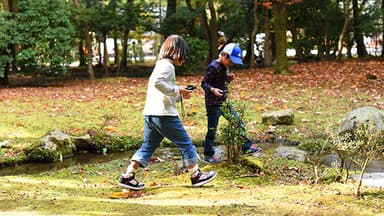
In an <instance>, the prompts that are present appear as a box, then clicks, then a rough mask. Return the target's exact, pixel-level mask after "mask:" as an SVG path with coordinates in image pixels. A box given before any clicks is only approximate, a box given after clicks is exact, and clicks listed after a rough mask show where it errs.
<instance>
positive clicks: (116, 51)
mask: <svg viewBox="0 0 384 216" xmlns="http://www.w3.org/2000/svg"><path fill="white" fill-rule="evenodd" d="M113 45H114V49H113V50H114V51H115V57H114V58H113V59H114V62H115V65H118V64H119V57H120V55H119V45H118V44H117V38H116V36H115V37H114V38H113Z"/></svg>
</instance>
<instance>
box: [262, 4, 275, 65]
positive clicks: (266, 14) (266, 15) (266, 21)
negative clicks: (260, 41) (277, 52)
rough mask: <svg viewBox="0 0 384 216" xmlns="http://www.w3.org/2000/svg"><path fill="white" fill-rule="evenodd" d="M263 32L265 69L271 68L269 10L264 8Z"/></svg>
mask: <svg viewBox="0 0 384 216" xmlns="http://www.w3.org/2000/svg"><path fill="white" fill-rule="evenodd" d="M263 14H264V15H263V17H264V27H263V29H264V32H265V39H264V56H263V57H264V58H263V59H264V62H263V65H264V66H265V67H271V66H272V61H273V57H272V34H271V29H270V25H269V10H268V9H266V8H264V13H263Z"/></svg>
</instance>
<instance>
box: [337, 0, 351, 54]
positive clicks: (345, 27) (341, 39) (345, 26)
mask: <svg viewBox="0 0 384 216" xmlns="http://www.w3.org/2000/svg"><path fill="white" fill-rule="evenodd" d="M344 19H345V20H344V24H343V29H342V31H341V33H340V36H339V41H338V46H337V47H338V50H337V57H336V60H337V61H340V60H341V57H342V56H343V54H342V51H343V47H344V37H345V34H346V33H347V30H348V24H349V0H346V1H345V2H344Z"/></svg>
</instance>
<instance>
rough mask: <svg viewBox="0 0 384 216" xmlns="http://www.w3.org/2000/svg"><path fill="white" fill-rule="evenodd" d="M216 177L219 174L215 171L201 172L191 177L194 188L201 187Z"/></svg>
mask: <svg viewBox="0 0 384 216" xmlns="http://www.w3.org/2000/svg"><path fill="white" fill-rule="evenodd" d="M216 175H217V173H216V172H215V171H209V172H201V171H200V170H199V171H197V173H196V174H194V175H192V176H191V182H192V187H200V186H202V185H204V184H206V183H208V182H210V181H212V180H213V179H215V177H216Z"/></svg>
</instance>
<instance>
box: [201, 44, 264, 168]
mask: <svg viewBox="0 0 384 216" xmlns="http://www.w3.org/2000/svg"><path fill="white" fill-rule="evenodd" d="M235 64H236V65H243V61H242V51H241V49H240V47H239V46H238V45H237V44H235V43H229V44H227V45H226V46H225V47H224V49H223V50H222V51H221V53H220V56H219V58H218V59H215V60H213V61H212V62H211V63H210V64H209V65H208V67H207V68H206V70H205V74H204V78H203V80H202V81H201V87H202V88H203V89H204V92H205V108H206V112H207V120H208V122H207V123H208V124H207V126H208V127H207V134H206V136H205V142H204V161H205V162H207V163H218V162H220V161H221V159H220V158H219V157H218V156H216V155H215V149H214V148H213V145H214V142H215V139H216V132H217V126H218V124H219V118H220V116H221V115H222V106H223V103H224V102H225V101H226V99H227V96H228V94H226V92H228V84H229V83H230V82H231V81H233V80H234V79H235V76H234V74H233V73H229V72H228V71H229V68H230V67H232V66H234V65H235ZM230 110H231V114H232V115H233V116H234V117H235V118H237V120H238V121H239V123H240V126H241V127H243V128H244V129H245V126H244V123H243V122H242V120H241V119H240V118H239V115H238V113H237V112H236V111H235V110H234V109H233V107H230ZM244 139H245V143H244V144H243V146H242V151H243V153H245V154H248V153H255V152H259V151H261V148H260V147H257V146H255V145H253V144H252V141H251V140H250V139H249V138H248V137H246V136H245V137H244Z"/></svg>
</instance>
